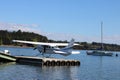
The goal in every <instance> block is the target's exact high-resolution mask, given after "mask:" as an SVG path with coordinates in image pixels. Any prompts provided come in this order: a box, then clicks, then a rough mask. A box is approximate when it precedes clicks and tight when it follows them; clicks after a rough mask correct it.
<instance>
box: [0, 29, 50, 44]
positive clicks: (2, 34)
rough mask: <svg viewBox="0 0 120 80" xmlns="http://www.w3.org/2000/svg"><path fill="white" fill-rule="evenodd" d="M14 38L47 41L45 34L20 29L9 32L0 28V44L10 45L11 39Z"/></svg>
mask: <svg viewBox="0 0 120 80" xmlns="http://www.w3.org/2000/svg"><path fill="white" fill-rule="evenodd" d="M14 39H16V40H27V41H38V42H47V41H48V39H47V37H46V36H42V35H40V34H36V33H33V32H22V31H21V30H18V31H13V32H10V31H7V30H0V45H11V44H13V43H12V40H14Z"/></svg>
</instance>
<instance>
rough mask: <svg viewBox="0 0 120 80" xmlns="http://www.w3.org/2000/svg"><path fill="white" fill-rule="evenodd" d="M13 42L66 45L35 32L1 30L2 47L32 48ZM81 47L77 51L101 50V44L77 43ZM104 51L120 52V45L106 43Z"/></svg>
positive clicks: (0, 43)
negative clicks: (24, 41)
mask: <svg viewBox="0 0 120 80" xmlns="http://www.w3.org/2000/svg"><path fill="white" fill-rule="evenodd" d="M12 40H26V41H34V42H61V43H65V42H68V41H67V40H65V41H55V40H49V39H48V38H47V37H46V36H43V35H40V34H37V33H33V32H24V31H21V30H18V31H12V32H10V31H7V30H0V45H12V46H13V45H14V46H28V47H29V46H30V47H31V46H32V47H33V45H28V44H20V43H13V42H12ZM77 43H78V44H80V46H75V47H74V48H75V49H79V50H96V49H100V48H101V43H97V42H92V43H87V42H77ZM103 45H104V50H108V51H120V45H117V44H106V43H104V44H103Z"/></svg>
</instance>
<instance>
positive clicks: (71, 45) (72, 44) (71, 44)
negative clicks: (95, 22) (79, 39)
mask: <svg viewBox="0 0 120 80" xmlns="http://www.w3.org/2000/svg"><path fill="white" fill-rule="evenodd" d="M74 41H75V40H74V39H71V41H70V42H69V44H68V46H67V47H69V48H71V47H73V46H74Z"/></svg>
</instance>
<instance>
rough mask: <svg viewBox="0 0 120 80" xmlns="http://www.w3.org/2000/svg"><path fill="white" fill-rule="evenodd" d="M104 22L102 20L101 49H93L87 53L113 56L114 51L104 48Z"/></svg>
mask: <svg viewBox="0 0 120 80" xmlns="http://www.w3.org/2000/svg"><path fill="white" fill-rule="evenodd" d="M102 25H103V22H101V50H93V51H87V52H86V53H87V55H95V56H112V55H113V53H112V52H108V51H104V49H103V31H102V29H103V28H102Z"/></svg>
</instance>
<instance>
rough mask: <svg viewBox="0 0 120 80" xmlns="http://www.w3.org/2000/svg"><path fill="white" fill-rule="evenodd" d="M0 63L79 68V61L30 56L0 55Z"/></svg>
mask: <svg viewBox="0 0 120 80" xmlns="http://www.w3.org/2000/svg"><path fill="white" fill-rule="evenodd" d="M1 62H16V63H20V64H31V65H40V66H79V65H80V61H78V60H71V59H69V60H68V59H58V58H40V57H30V56H12V55H8V54H4V53H0V63H1Z"/></svg>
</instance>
